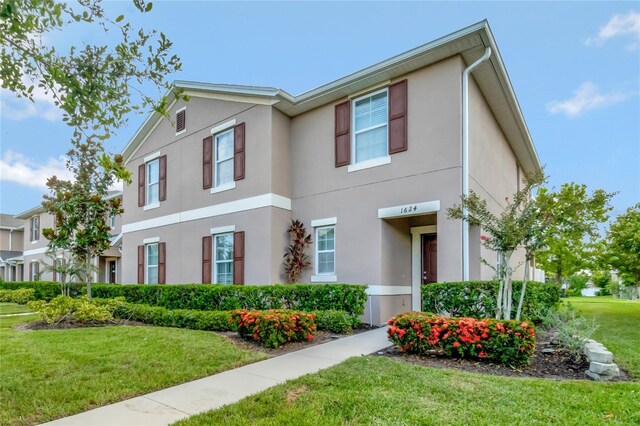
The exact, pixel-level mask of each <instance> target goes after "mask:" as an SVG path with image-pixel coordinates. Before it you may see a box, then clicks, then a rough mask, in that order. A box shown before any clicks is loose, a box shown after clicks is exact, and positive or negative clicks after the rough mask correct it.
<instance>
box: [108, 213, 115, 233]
mask: <svg viewBox="0 0 640 426" xmlns="http://www.w3.org/2000/svg"><path fill="white" fill-rule="evenodd" d="M115 227H116V215H115V214H112V215H111V216H109V228H111V229H112V230H113V229H114V228H115Z"/></svg>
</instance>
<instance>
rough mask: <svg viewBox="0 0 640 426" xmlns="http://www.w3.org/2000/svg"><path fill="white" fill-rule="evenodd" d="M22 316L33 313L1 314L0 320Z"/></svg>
mask: <svg viewBox="0 0 640 426" xmlns="http://www.w3.org/2000/svg"><path fill="white" fill-rule="evenodd" d="M22 315H34V314H33V312H21V313H19V314H1V315H0V318H7V317H20V316H22Z"/></svg>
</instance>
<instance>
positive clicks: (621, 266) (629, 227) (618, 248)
mask: <svg viewBox="0 0 640 426" xmlns="http://www.w3.org/2000/svg"><path fill="white" fill-rule="evenodd" d="M605 258H606V261H607V263H608V264H609V265H610V266H611V267H612V268H613V269H615V270H616V271H617V272H618V274H619V275H620V277H621V278H622V279H624V280H625V281H628V282H631V283H632V285H634V286H640V203H638V204H636V205H635V206H633V207H629V208H628V209H627V211H626V213H625V214H622V215H620V216H618V217H617V218H616V220H615V221H614V222H613V223H612V224H611V226H610V227H609V230H608V232H607V242H606V255H605Z"/></svg>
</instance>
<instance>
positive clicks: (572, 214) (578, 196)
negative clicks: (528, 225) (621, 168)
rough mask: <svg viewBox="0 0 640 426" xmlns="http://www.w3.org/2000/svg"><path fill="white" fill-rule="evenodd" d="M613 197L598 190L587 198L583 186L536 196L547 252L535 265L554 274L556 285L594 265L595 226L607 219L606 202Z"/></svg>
mask: <svg viewBox="0 0 640 426" xmlns="http://www.w3.org/2000/svg"><path fill="white" fill-rule="evenodd" d="M614 195H615V193H607V192H605V191H603V190H601V189H598V190H596V191H594V192H593V193H592V194H591V195H589V194H588V192H587V187H586V185H584V184H577V183H573V182H572V183H565V184H563V185H562V186H561V187H560V190H559V191H556V192H552V191H550V190H548V189H547V188H540V190H539V191H538V193H537V194H536V204H537V206H538V208H539V209H540V211H541V212H542V214H543V215H544V218H545V219H546V222H547V226H545V227H544V230H543V234H544V235H543V236H542V239H543V240H544V241H546V244H547V249H546V250H545V251H543V252H541V253H540V254H539V255H538V256H537V258H536V262H537V264H538V266H540V267H541V268H542V269H544V270H545V271H546V272H548V273H550V274H554V275H555V278H556V280H557V282H558V283H563V282H565V280H566V278H567V277H569V276H571V275H574V274H575V273H577V272H579V271H580V270H582V269H588V268H589V267H590V265H591V264H592V263H593V261H594V259H593V254H594V253H595V250H594V244H595V243H596V241H597V238H598V236H599V232H598V226H599V225H600V224H602V223H604V222H606V221H607V220H608V219H609V215H608V213H609V211H611V209H612V207H611V206H610V205H609V201H610V200H611V198H612V197H613V196H614Z"/></svg>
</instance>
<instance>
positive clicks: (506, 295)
mask: <svg viewBox="0 0 640 426" xmlns="http://www.w3.org/2000/svg"><path fill="white" fill-rule="evenodd" d="M511 254H512V252H507V253H505V254H504V255H503V257H502V260H503V262H504V267H503V271H504V276H503V278H502V281H503V282H504V287H503V294H502V318H499V319H506V320H508V319H511V305H512V304H511V299H512V297H513V294H512V293H513V286H512V283H511V273H512V271H511V265H510V264H509V262H510V261H511Z"/></svg>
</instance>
